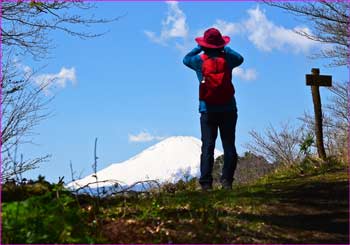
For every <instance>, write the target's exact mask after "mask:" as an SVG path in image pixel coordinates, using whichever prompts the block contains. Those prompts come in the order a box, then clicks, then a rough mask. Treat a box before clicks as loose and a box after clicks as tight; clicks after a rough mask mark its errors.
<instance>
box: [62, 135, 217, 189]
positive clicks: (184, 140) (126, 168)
mask: <svg viewBox="0 0 350 245" xmlns="http://www.w3.org/2000/svg"><path fill="white" fill-rule="evenodd" d="M201 145H202V142H201V141H200V140H199V139H197V138H195V137H190V136H174V137H169V138H166V139H164V140H162V141H161V142H158V143H157V144H155V145H153V146H151V147H149V148H147V149H146V150H144V151H142V152H141V153H139V154H138V155H136V156H134V157H132V158H130V159H129V160H126V161H124V162H120V163H114V164H111V165H109V166H108V167H106V168H104V169H102V170H100V171H98V172H97V173H96V175H97V178H98V181H99V182H100V183H99V187H103V186H106V187H107V186H111V185H113V184H114V183H115V181H117V182H118V183H119V184H121V185H123V186H130V185H132V184H134V183H135V182H137V181H146V180H156V181H158V182H159V183H162V182H165V181H170V182H176V181H177V180H179V179H181V178H183V177H184V176H190V177H198V176H199V173H200V171H199V169H200V168H199V166H200V154H201ZM219 155H222V152H221V151H219V150H216V149H215V151H214V157H215V158H216V157H218V156H219ZM95 181H96V177H95V176H94V174H91V175H88V176H86V177H85V178H82V179H80V180H76V181H74V182H71V183H69V184H68V185H67V187H68V188H72V189H77V188H79V187H82V186H85V185H87V184H89V183H93V182H95ZM90 187H92V188H96V187H97V185H96V184H91V185H90Z"/></svg>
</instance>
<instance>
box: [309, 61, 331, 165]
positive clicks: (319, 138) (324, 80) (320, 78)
mask: <svg viewBox="0 0 350 245" xmlns="http://www.w3.org/2000/svg"><path fill="white" fill-rule="evenodd" d="M311 73H312V74H311V75H310V74H306V85H308V86H311V93H312V101H313V103H314V110H315V134H316V146H317V152H318V156H319V157H320V158H321V159H323V160H326V151H325V149H324V144H323V127H322V104H321V96H320V89H319V87H320V86H326V87H331V86H332V76H325V75H320V69H318V68H312V70H311Z"/></svg>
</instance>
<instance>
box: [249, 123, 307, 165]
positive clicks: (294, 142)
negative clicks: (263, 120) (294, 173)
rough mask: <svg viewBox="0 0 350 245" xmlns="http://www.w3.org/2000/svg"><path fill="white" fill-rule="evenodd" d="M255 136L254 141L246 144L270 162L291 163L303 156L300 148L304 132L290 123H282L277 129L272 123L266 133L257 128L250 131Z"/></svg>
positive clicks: (250, 149) (253, 151)
mask: <svg viewBox="0 0 350 245" xmlns="http://www.w3.org/2000/svg"><path fill="white" fill-rule="evenodd" d="M249 134H250V136H251V137H252V138H253V142H252V143H247V144H245V148H247V149H248V150H249V151H250V152H251V153H253V154H254V155H257V156H262V157H264V158H265V159H266V160H268V161H269V162H270V163H278V164H285V165H291V164H293V163H295V162H297V161H298V160H300V158H301V152H300V149H299V146H300V144H301V143H302V139H303V132H302V130H301V129H300V128H293V127H291V126H290V125H289V124H288V123H285V124H282V125H281V130H280V131H277V130H276V129H275V128H274V127H273V126H272V125H270V126H269V127H268V128H267V129H266V131H265V135H261V134H260V133H258V132H256V131H255V130H251V131H250V132H249Z"/></svg>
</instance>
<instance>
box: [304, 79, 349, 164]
mask: <svg viewBox="0 0 350 245" xmlns="http://www.w3.org/2000/svg"><path fill="white" fill-rule="evenodd" d="M349 88H350V82H349V81H345V82H335V83H333V86H332V87H330V88H329V91H330V92H331V98H330V99H329V102H328V103H327V104H325V106H324V108H325V110H324V113H323V129H324V132H323V134H324V143H325V148H326V153H327V155H329V156H337V157H339V158H341V159H343V161H344V162H347V157H348V154H347V153H348V146H347V140H348V129H349V125H350V116H349V96H350V94H349V92H350V91H349ZM299 120H301V121H302V122H303V123H304V127H303V128H304V131H305V130H308V131H309V132H314V127H315V120H314V117H313V116H312V115H310V114H309V113H307V112H305V113H304V115H303V116H302V117H300V118H299Z"/></svg>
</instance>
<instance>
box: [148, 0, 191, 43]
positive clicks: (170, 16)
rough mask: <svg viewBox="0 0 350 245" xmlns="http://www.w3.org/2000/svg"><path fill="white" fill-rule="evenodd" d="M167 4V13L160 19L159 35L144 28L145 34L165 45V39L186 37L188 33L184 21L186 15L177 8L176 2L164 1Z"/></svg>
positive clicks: (153, 40)
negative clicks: (160, 28)
mask: <svg viewBox="0 0 350 245" xmlns="http://www.w3.org/2000/svg"><path fill="white" fill-rule="evenodd" d="M166 3H167V5H168V13H167V16H166V18H165V19H164V20H163V21H162V30H161V32H160V34H159V36H158V35H157V34H156V33H155V32H153V31H148V30H145V31H144V33H145V35H146V36H147V37H148V38H149V39H150V40H151V41H152V42H155V43H159V44H162V45H166V44H167V41H168V40H170V39H172V38H186V37H187V35H188V31H189V29H188V25H187V23H186V15H185V14H184V12H183V11H182V10H181V9H180V8H179V5H178V2H175V1H172V2H166Z"/></svg>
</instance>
